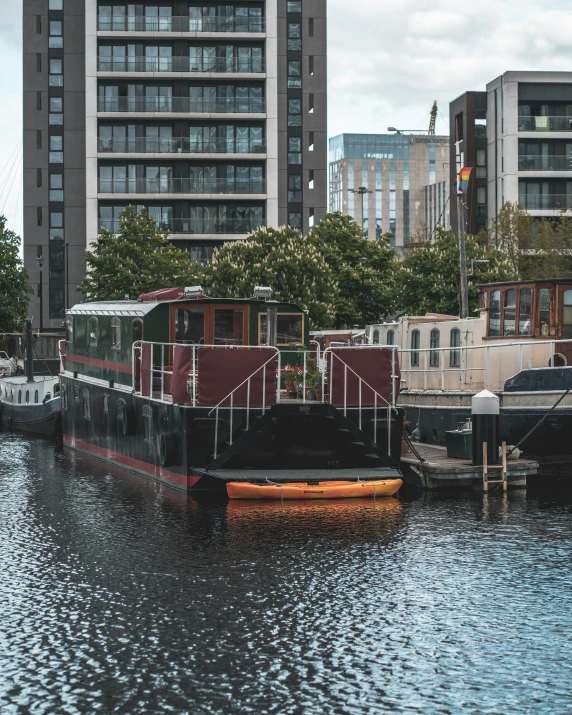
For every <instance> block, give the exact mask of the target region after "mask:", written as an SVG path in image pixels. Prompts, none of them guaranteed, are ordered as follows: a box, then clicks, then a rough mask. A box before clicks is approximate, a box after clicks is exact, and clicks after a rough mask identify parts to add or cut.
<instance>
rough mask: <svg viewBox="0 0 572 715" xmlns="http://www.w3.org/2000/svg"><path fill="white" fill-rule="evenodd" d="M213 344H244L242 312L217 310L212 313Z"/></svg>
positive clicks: (229, 309) (226, 309) (224, 309)
mask: <svg viewBox="0 0 572 715" xmlns="http://www.w3.org/2000/svg"><path fill="white" fill-rule="evenodd" d="M214 344H215V345H243V344H244V311H243V310H233V309H232V308H218V309H215V311H214Z"/></svg>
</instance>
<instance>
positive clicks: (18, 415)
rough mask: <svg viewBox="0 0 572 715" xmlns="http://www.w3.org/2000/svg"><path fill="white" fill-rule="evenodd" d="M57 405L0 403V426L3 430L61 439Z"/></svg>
mask: <svg viewBox="0 0 572 715" xmlns="http://www.w3.org/2000/svg"><path fill="white" fill-rule="evenodd" d="M59 403H60V401H59V400H57V404H53V403H52V404H49V403H48V404H46V405H30V406H22V405H10V404H7V403H5V402H3V403H0V410H1V412H0V424H1V425H2V429H3V430H7V431H12V430H18V431H21V432H29V433H31V434H38V435H43V436H44V437H56V438H59V437H61V434H62V416H61V410H60V406H59Z"/></svg>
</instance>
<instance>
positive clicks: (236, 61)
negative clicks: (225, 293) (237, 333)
mask: <svg viewBox="0 0 572 715" xmlns="http://www.w3.org/2000/svg"><path fill="white" fill-rule="evenodd" d="M326 112H327V102H326V0H248V1H246V0H229V2H227V3H225V4H219V3H215V2H208V1H201V2H200V3H198V2H195V1H193V0H190V1H185V2H182V0H151V1H146V0H143V1H142V2H140V3H138V4H136V5H134V4H127V3H125V2H121V0H99V1H98V0H26V2H25V3H24V166H25V172H24V258H25V264H26V268H27V269H28V271H29V273H30V277H31V281H32V283H33V284H34V285H35V286H37V290H38V291H40V290H41V289H43V292H42V296H43V299H44V300H43V315H42V318H43V321H42V323H43V326H44V327H45V328H56V327H60V326H61V322H62V318H63V314H64V310H65V309H66V308H67V307H69V306H71V305H73V304H74V303H76V302H78V301H80V300H81V294H79V293H78V292H77V286H78V283H79V282H80V281H81V279H82V278H83V276H84V275H85V263H84V260H83V258H82V252H83V251H85V250H86V248H87V247H89V245H90V244H92V243H93V242H94V241H96V240H97V236H98V232H99V230H100V229H101V228H108V229H109V230H111V231H117V230H118V222H119V214H120V213H121V211H122V210H123V209H124V208H125V206H127V205H129V204H130V205H133V206H135V207H137V208H138V209H139V208H141V207H143V206H147V207H148V208H149V211H150V213H151V215H152V216H153V217H154V218H155V220H156V222H157V224H158V225H159V226H160V227H162V228H164V229H166V230H169V231H170V234H171V240H172V241H173V242H174V243H176V244H177V245H179V246H180V247H184V248H186V249H188V250H189V253H190V257H191V260H193V261H200V262H206V261H208V260H209V259H210V256H211V254H212V251H213V249H214V248H215V247H216V246H219V245H221V244H222V243H223V242H225V241H228V240H236V239H241V238H244V237H246V235H247V234H248V233H249V232H250V231H252V230H253V229H255V228H257V227H259V226H261V225H273V226H278V225H285V224H289V225H290V226H292V227H295V228H297V229H299V230H301V231H307V230H308V229H309V228H310V227H311V226H312V225H313V224H314V222H315V221H317V220H319V219H320V218H321V216H322V215H323V214H324V213H325V211H326V200H327V184H326V182H327V173H326V165H327V139H326ZM39 256H40V257H41V259H43V270H42V271H40V266H39V264H38V257H39ZM40 262H42V261H40ZM40 275H42V280H41V283H42V285H41V286H40ZM38 326H39V320H35V326H34V327H38Z"/></svg>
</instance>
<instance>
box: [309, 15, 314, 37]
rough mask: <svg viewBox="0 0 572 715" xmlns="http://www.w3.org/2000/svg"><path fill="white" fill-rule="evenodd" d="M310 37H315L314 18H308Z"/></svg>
mask: <svg viewBox="0 0 572 715" xmlns="http://www.w3.org/2000/svg"><path fill="white" fill-rule="evenodd" d="M308 37H314V18H313V17H310V18H308Z"/></svg>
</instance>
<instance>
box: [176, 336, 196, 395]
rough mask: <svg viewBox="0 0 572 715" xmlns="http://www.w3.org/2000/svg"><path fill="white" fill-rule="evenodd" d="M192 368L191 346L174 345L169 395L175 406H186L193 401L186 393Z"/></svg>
mask: <svg viewBox="0 0 572 715" xmlns="http://www.w3.org/2000/svg"><path fill="white" fill-rule="evenodd" d="M192 367H193V348H192V346H190V345H175V347H174V348H173V378H172V380H171V395H172V396H173V403H174V404H175V405H188V404H190V403H191V402H192V401H193V399H192V397H191V396H190V395H189V393H188V392H187V380H188V379H189V375H190V372H191V369H192Z"/></svg>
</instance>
